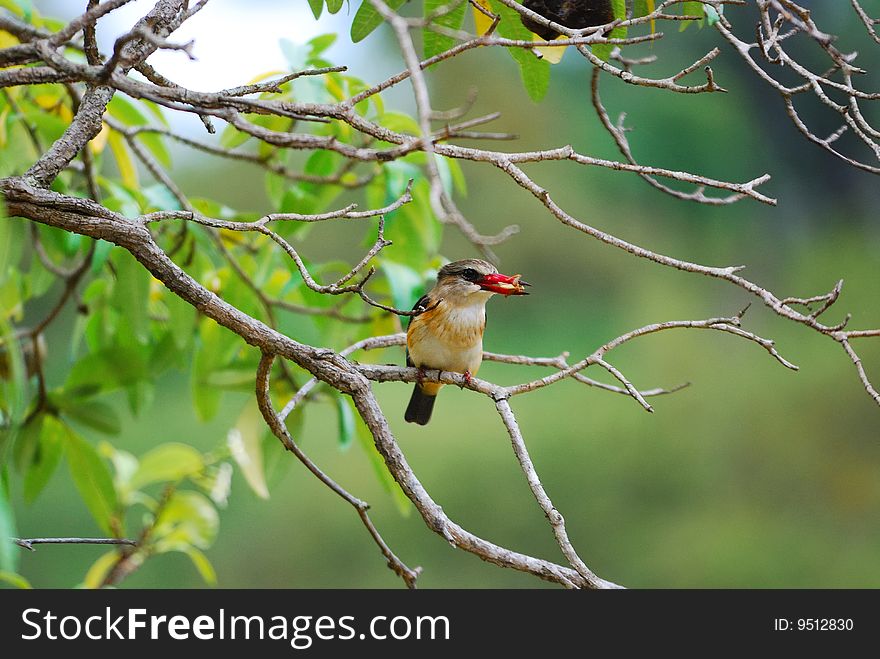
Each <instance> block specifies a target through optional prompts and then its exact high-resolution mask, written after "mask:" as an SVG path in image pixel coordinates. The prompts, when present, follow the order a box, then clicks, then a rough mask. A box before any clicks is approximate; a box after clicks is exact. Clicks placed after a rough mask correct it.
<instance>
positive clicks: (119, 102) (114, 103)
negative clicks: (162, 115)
mask: <svg viewBox="0 0 880 659" xmlns="http://www.w3.org/2000/svg"><path fill="white" fill-rule="evenodd" d="M107 112H109V113H110V116H111V117H113V118H114V119H118V120H119V121H121V122H122V123H124V124H125V125H126V126H144V125H146V124H147V118H146V117H145V116H144V115H143V114H141V111H140V110H138V109H137V107H135V105H134V103H132V102H131V101H129V100H128V99H127V98H125V97H124V96H121V95H119V94H116V95H115V96H114V97H113V98H112V100H111V101H110V102H109V103H108V104H107Z"/></svg>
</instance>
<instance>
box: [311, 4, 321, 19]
mask: <svg viewBox="0 0 880 659" xmlns="http://www.w3.org/2000/svg"><path fill="white" fill-rule="evenodd" d="M309 7H310V8H311V10H312V14H313V15H314V17H315V18H316V19H318V18H321V11H322V10H323V9H324V0H309Z"/></svg>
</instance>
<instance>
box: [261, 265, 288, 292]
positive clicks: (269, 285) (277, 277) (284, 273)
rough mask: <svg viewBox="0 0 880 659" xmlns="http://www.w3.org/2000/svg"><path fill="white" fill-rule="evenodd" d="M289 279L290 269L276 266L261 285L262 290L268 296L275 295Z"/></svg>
mask: <svg viewBox="0 0 880 659" xmlns="http://www.w3.org/2000/svg"><path fill="white" fill-rule="evenodd" d="M289 281H290V269H289V268H278V269H277V270H275V271H274V272H273V273H272V276H271V277H269V279H268V281H266V283H265V284H264V285H263V286H262V288H263V292H264V293H265V294H266V295H269V296H270V297H275V296H277V295H278V294H280V293H281V291H282V289H283V288H284V287H285V286H286V285H287V282H289Z"/></svg>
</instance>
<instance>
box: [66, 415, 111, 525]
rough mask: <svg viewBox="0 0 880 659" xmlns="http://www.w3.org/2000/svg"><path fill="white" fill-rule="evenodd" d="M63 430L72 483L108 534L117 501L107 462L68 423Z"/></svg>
mask: <svg viewBox="0 0 880 659" xmlns="http://www.w3.org/2000/svg"><path fill="white" fill-rule="evenodd" d="M64 431H65V432H64V434H65V437H64V449H65V453H66V455H67V464H68V466H69V467H70V475H71V476H72V477H73V483H74V485H76V489H77V490H78V491H79V494H80V496H81V497H82V499H83V502H84V503H85V504H86V507H87V508H88V509H89V512H90V513H91V514H92V517H94V519H95V521H96V522H97V523H98V526H100V527H101V529H102V530H103V531H105V532H106V533H109V534H112V533H113V524H112V520H113V518H114V517H115V515H116V509H117V506H118V502H117V500H116V490H115V489H113V478H112V476H111V475H110V470H109V469H108V468H107V463H106V462H104V460H103V459H102V458H101V456H100V455H98V452H97V451H96V450H95V448H94V447H93V446H92V445H91V444H89V443H88V442H87V441H86V440H84V439H83V438H82V437H80V436H79V435H77V434H76V433H75V432H73V431H72V430H71V429H70V427H69V426H64Z"/></svg>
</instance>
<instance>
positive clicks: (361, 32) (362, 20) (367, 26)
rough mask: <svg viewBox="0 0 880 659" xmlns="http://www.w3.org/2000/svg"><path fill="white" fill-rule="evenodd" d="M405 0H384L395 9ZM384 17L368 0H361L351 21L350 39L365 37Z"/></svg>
mask: <svg viewBox="0 0 880 659" xmlns="http://www.w3.org/2000/svg"><path fill="white" fill-rule="evenodd" d="M404 2H406V0H385V4H386V5H388V7H389V8H390V9H393V10H395V11H396V10H397V9H398V8H399V7H400V6H401V5H402V4H403V3H404ZM384 20H385V19H383V18H382V15H381V14H380V13H379V12H377V11H376V10H375V9H374V8H373V5H372V4H370V0H363V2H362V3H361V6H360V8H359V9H358V10H357V13H356V14H355V15H354V19H353V20H352V22H351V40H352V41H353V42H354V43H357V42H358V41H362V40H363V39H365V38H366V37H367V36H368V35H369V34H370V33H371V32H372V31H373V30H375V29H376V28H377V27H379V26H380V25H382V23H383V21H384Z"/></svg>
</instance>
